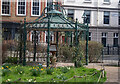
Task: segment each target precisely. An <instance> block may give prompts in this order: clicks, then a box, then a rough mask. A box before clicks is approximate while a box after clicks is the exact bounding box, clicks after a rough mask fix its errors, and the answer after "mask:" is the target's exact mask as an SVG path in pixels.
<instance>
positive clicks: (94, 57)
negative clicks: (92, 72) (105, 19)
mask: <svg viewBox="0 0 120 84" xmlns="http://www.w3.org/2000/svg"><path fill="white" fill-rule="evenodd" d="M80 46H81V50H83V51H84V53H83V54H84V56H85V51H86V42H85V41H80ZM102 49H103V46H102V44H101V43H99V42H95V41H89V42H88V56H89V62H97V61H98V59H99V57H100V56H101V51H102Z"/></svg>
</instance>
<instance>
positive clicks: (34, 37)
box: [33, 31, 36, 62]
mask: <svg viewBox="0 0 120 84" xmlns="http://www.w3.org/2000/svg"><path fill="white" fill-rule="evenodd" d="M35 59H36V31H34V58H33V61H34V62H35Z"/></svg>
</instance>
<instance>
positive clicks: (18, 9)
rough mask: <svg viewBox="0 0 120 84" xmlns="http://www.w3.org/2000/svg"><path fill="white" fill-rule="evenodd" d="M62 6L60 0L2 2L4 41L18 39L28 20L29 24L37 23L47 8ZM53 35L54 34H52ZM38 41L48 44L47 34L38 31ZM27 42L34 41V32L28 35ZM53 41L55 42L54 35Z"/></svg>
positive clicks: (0, 12)
mask: <svg viewBox="0 0 120 84" xmlns="http://www.w3.org/2000/svg"><path fill="white" fill-rule="evenodd" d="M53 3H54V4H57V3H58V4H61V1H60V0H0V16H1V19H0V22H2V29H3V38H4V40H13V39H15V38H16V37H18V30H19V28H20V25H21V23H23V22H24V18H26V21H27V22H31V21H35V19H37V18H38V17H40V16H41V14H42V11H43V10H44V8H45V7H46V6H49V5H52V4H53ZM51 33H52V32H51ZM36 38H37V41H38V42H43V43H46V42H47V32H46V31H44V32H42V31H37V37H36ZM27 40H30V41H33V40H34V32H33V31H30V32H29V33H28V34H27ZM50 40H51V41H54V40H55V35H54V33H53V34H51V38H50Z"/></svg>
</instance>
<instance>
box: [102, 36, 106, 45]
mask: <svg viewBox="0 0 120 84" xmlns="http://www.w3.org/2000/svg"><path fill="white" fill-rule="evenodd" d="M102 44H103V46H104V47H106V38H102Z"/></svg>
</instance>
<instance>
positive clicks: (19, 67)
mask: <svg viewBox="0 0 120 84" xmlns="http://www.w3.org/2000/svg"><path fill="white" fill-rule="evenodd" d="M15 73H16V74H23V73H24V68H23V67H22V66H20V65H18V66H16V67H15Z"/></svg>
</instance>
